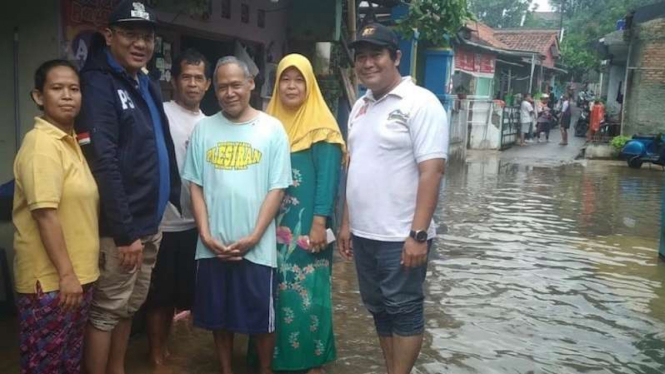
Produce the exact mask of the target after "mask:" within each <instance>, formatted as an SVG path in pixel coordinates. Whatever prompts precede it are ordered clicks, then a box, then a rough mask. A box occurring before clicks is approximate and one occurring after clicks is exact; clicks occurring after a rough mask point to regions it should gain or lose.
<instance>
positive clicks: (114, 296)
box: [89, 232, 162, 331]
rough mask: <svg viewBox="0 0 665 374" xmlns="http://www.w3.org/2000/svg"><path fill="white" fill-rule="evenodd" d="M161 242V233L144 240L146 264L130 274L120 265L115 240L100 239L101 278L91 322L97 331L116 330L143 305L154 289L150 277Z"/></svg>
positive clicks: (97, 287) (92, 305)
mask: <svg viewBox="0 0 665 374" xmlns="http://www.w3.org/2000/svg"><path fill="white" fill-rule="evenodd" d="M161 240H162V234H161V232H160V233H157V234H155V235H151V236H146V237H143V238H141V241H142V242H143V245H144V247H143V263H142V264H141V266H140V267H139V268H138V269H136V270H134V271H132V272H128V271H127V270H125V269H124V268H122V267H121V266H120V264H119V260H118V247H116V245H115V242H114V241H113V239H111V238H101V239H100V247H101V253H100V255H99V279H98V280H97V283H96V285H95V291H94V295H93V297H92V304H91V307H90V319H89V321H90V323H91V324H92V325H93V326H94V327H95V328H96V329H98V330H102V331H111V330H113V328H115V326H116V325H117V324H118V322H120V320H121V319H128V318H132V316H133V315H134V313H136V311H137V310H139V308H140V307H141V305H143V303H144V302H145V299H146V297H147V296H148V290H149V289H150V276H151V275H152V268H153V267H155V262H156V261H157V251H158V250H159V244H160V242H161Z"/></svg>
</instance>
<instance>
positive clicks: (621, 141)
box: [610, 135, 630, 151]
mask: <svg viewBox="0 0 665 374" xmlns="http://www.w3.org/2000/svg"><path fill="white" fill-rule="evenodd" d="M629 140H630V138H629V137H627V136H623V135H620V136H615V137H614V138H612V140H611V141H610V145H611V146H612V147H614V149H616V150H617V151H621V150H622V149H623V147H624V146H625V145H626V143H627V142H628V141H629Z"/></svg>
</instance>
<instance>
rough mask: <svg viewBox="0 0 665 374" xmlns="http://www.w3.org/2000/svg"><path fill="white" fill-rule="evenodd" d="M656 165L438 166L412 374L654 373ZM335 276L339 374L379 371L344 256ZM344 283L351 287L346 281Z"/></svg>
mask: <svg viewBox="0 0 665 374" xmlns="http://www.w3.org/2000/svg"><path fill="white" fill-rule="evenodd" d="M662 187H663V173H662V172H661V171H660V170H655V169H654V170H639V171H635V170H629V169H628V168H626V167H625V166H624V165H623V164H618V163H616V164H613V163H605V162H597V163H589V164H588V165H587V166H582V165H579V164H572V165H566V166H561V167H554V168H552V167H537V166H532V165H522V164H513V163H504V162H502V161H501V160H500V159H498V158H489V159H484V160H479V161H476V162H473V161H471V162H469V163H467V164H466V165H460V166H457V167H451V168H449V170H448V172H447V176H446V181H445V189H444V194H443V200H442V202H441V203H440V209H439V211H438V221H440V222H441V221H443V222H446V224H447V226H448V232H447V233H446V234H444V235H440V240H439V241H438V242H436V247H435V249H436V250H435V251H434V252H433V256H432V257H431V261H430V265H429V270H430V271H429V274H428V282H427V290H428V300H427V307H426V314H427V315H426V320H427V334H426V343H425V345H424V348H423V352H422V355H421V357H420V360H419V362H418V366H417V368H418V371H419V372H420V373H576V372H585V373H662V372H663V370H665V290H664V289H663V281H665V263H664V262H663V261H660V260H658V259H657V246H658V235H659V229H658V224H659V222H660V204H661V196H662V194H661V192H662ZM335 274H336V276H337V283H336V285H337V293H336V295H338V298H337V305H338V309H339V310H338V312H337V317H338V318H339V319H338V321H337V331H338V333H339V340H338V341H339V342H340V346H341V347H342V348H343V349H342V351H341V352H340V353H341V354H340V357H341V360H340V362H339V363H338V365H337V366H336V367H335V370H334V372H335V373H338V372H339V373H342V372H346V371H345V370H346V369H341V370H339V371H338V370H337V367H340V366H341V367H343V366H345V365H348V368H349V369H351V368H353V370H350V371H348V372H354V373H355V372H363V373H369V372H372V373H383V371H382V367H380V366H379V365H380V364H381V358H380V356H379V353H378V347H376V346H375V345H374V344H373V343H374V342H373V339H372V337H371V334H372V329H371V324H370V320H369V319H367V318H364V313H363V312H362V310H359V311H358V312H359V313H360V314H361V315H360V316H355V315H354V314H355V313H356V308H357V302H356V299H357V295H355V294H349V293H350V292H351V290H352V289H353V287H352V286H351V285H349V283H353V282H352V281H351V282H349V281H348V280H347V279H348V278H349V277H352V269H351V266H349V265H347V264H340V265H338V267H337V271H336V273H335ZM347 287H349V288H351V289H347Z"/></svg>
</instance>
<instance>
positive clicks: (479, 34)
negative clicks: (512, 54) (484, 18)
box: [466, 21, 510, 49]
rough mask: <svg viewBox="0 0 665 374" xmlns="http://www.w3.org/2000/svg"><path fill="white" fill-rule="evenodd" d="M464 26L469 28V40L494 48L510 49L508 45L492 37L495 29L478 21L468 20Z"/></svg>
mask: <svg viewBox="0 0 665 374" xmlns="http://www.w3.org/2000/svg"><path fill="white" fill-rule="evenodd" d="M466 27H467V28H468V29H469V30H471V41H472V42H474V43H478V44H484V45H487V46H490V47H494V48H501V49H510V47H509V46H508V45H506V44H505V43H503V42H502V41H500V40H499V39H497V38H495V37H494V33H495V30H494V29H493V28H491V27H489V26H487V25H486V24H484V23H482V22H478V21H468V22H467V23H466Z"/></svg>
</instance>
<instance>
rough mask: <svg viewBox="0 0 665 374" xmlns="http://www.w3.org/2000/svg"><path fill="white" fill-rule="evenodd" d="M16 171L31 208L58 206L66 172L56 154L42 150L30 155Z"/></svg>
mask: <svg viewBox="0 0 665 374" xmlns="http://www.w3.org/2000/svg"><path fill="white" fill-rule="evenodd" d="M16 171H17V175H16V178H17V179H18V180H19V183H20V184H21V186H22V188H23V193H24V195H25V198H26V200H27V203H28V207H29V208H30V210H35V209H45V208H53V209H55V208H57V207H58V205H59V204H60V198H61V196H62V186H63V183H64V180H65V172H64V170H62V163H61V162H60V161H59V160H58V159H56V158H55V156H54V155H49V154H46V153H41V152H40V153H33V154H31V155H28V156H27V157H26V158H25V159H24V160H23V161H22V162H21V163H19V165H18V168H17V170H16Z"/></svg>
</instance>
